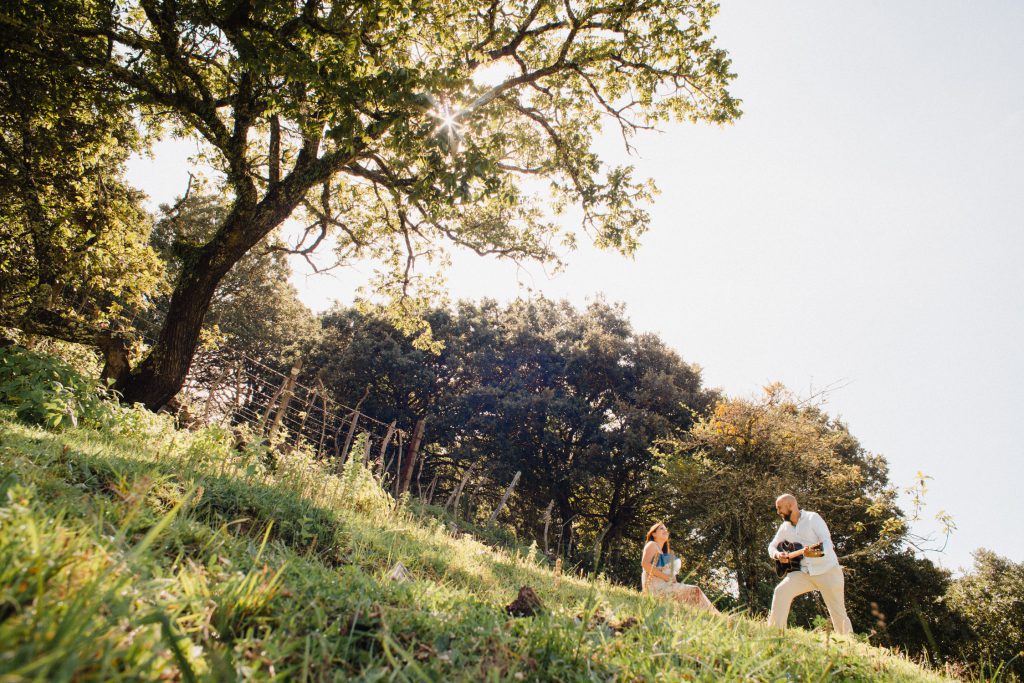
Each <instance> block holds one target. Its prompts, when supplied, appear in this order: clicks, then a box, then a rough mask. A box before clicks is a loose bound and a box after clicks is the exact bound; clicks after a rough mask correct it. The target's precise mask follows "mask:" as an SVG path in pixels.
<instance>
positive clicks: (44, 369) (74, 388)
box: [0, 347, 112, 429]
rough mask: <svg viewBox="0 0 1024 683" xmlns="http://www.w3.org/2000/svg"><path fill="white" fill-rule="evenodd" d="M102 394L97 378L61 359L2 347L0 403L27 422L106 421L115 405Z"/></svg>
mask: <svg viewBox="0 0 1024 683" xmlns="http://www.w3.org/2000/svg"><path fill="white" fill-rule="evenodd" d="M103 394H104V390H103V388H102V387H101V385H100V383H99V382H98V381H97V380H94V379H90V378H87V377H84V376H83V375H82V374H80V373H79V372H78V371H76V370H75V369H74V368H72V367H71V366H70V365H68V364H67V363H65V362H64V361H62V360H60V359H58V358H55V357H53V356H48V355H42V354H37V353H33V352H31V351H28V350H25V349H21V348H18V347H5V348H0V403H4V404H6V405H9V406H12V407H13V408H14V409H15V412H16V414H17V416H18V419H20V420H22V421H24V422H28V423H30V424H38V425H43V426H45V427H48V428H49V429H61V428H64V427H73V426H78V425H79V423H81V422H85V423H91V424H98V423H101V422H105V421H106V420H107V418H109V416H110V413H111V410H112V406H111V404H110V403H108V402H107V401H105V400H104V395H103Z"/></svg>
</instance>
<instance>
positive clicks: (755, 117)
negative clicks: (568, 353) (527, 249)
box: [131, 0, 1024, 569]
mask: <svg viewBox="0 0 1024 683" xmlns="http://www.w3.org/2000/svg"><path fill="white" fill-rule="evenodd" d="M715 31H716V33H717V34H718V36H719V38H720V43H721V45H722V46H724V47H725V48H727V49H728V50H729V52H730V54H731V55H732V58H733V62H734V69H735V71H736V72H737V73H738V78H737V80H736V83H735V86H734V88H733V92H734V94H736V95H737V96H739V97H741V98H742V99H743V100H744V104H743V110H744V116H743V118H742V119H741V120H740V121H739V122H738V123H737V124H736V125H734V126H731V127H728V128H721V129H719V128H714V127H709V126H693V125H682V124H680V125H675V126H671V127H669V128H668V129H667V130H666V131H665V132H664V133H661V134H650V135H648V136H645V137H642V138H641V139H639V140H638V141H637V147H638V148H639V152H640V155H639V158H636V159H634V160H633V163H635V164H636V165H637V167H638V170H639V171H640V173H641V174H642V175H647V176H650V177H653V178H655V180H656V181H657V183H658V185H659V187H660V189H661V191H662V194H661V196H660V197H659V198H658V200H657V203H656V204H655V206H654V207H653V209H652V215H653V227H652V230H651V232H650V233H649V234H648V235H646V236H645V238H644V240H643V246H642V248H641V249H640V250H639V252H638V253H637V254H636V257H635V259H633V260H632V261H630V260H626V259H623V258H622V257H619V256H617V255H615V254H608V253H599V252H595V251H594V250H593V249H590V248H584V249H581V250H580V251H578V252H577V253H575V254H572V255H570V258H569V261H570V267H569V269H568V272H566V273H563V274H560V275H558V276H557V277H555V278H549V277H548V276H547V275H545V273H544V272H543V270H542V269H540V268H537V267H535V268H532V269H529V271H528V272H525V273H524V272H523V271H519V270H517V269H516V268H515V267H514V266H512V265H509V264H502V263H500V262H495V261H493V260H481V259H479V258H477V257H475V256H468V255H467V256H461V255H460V256H457V257H456V259H455V264H454V270H453V272H452V273H451V278H450V284H451V292H452V298H453V299H458V298H472V299H476V298H480V297H483V296H490V297H494V298H497V299H499V300H508V299H510V298H514V297H516V296H519V295H525V294H526V293H527V292H526V289H525V287H529V288H532V289H533V290H534V291H539V292H543V293H544V294H545V295H546V296H548V297H551V298H567V299H569V300H571V301H573V302H575V303H576V304H579V305H583V304H585V303H586V302H587V301H588V300H589V299H591V298H593V297H594V296H595V295H598V294H599V293H603V294H604V295H605V296H606V298H607V299H609V300H611V301H622V302H625V304H626V306H627V314H628V315H629V317H630V318H631V320H632V321H633V324H634V326H635V328H636V329H637V330H640V331H650V332H656V333H657V334H659V335H660V336H661V337H662V338H663V339H665V340H666V341H667V342H668V343H669V344H670V345H672V346H673V347H675V348H676V349H677V350H679V352H680V353H681V354H682V355H683V357H684V358H686V359H687V360H689V361H691V362H694V363H697V364H699V365H700V366H702V367H703V368H704V379H705V383H706V384H708V385H710V386H716V387H721V388H722V389H724V390H725V391H726V392H727V393H729V394H731V395H737V396H750V395H753V394H755V393H757V392H759V388H760V387H761V386H763V385H765V384H768V383H770V382H773V381H781V382H783V383H785V384H786V385H788V386H789V387H790V388H791V389H793V390H795V391H797V392H798V393H800V394H802V395H808V394H810V393H811V392H812V391H813V390H817V389H820V388H822V387H824V386H826V385H829V384H832V383H839V384H840V385H844V386H843V388H840V389H837V390H835V391H832V392H831V393H830V394H829V395H828V402H827V405H826V408H827V409H828V410H829V411H830V412H832V413H833V414H837V415H839V416H841V417H842V418H843V419H844V420H845V421H846V422H847V423H848V424H849V425H850V428H851V431H852V432H853V433H854V434H855V435H856V436H857V437H858V438H859V439H860V440H861V443H862V444H863V445H864V446H865V447H866V448H867V449H868V450H871V451H873V452H876V453H881V454H883V455H885V456H886V457H887V458H888V460H889V463H890V465H891V478H892V480H893V482H894V483H895V484H897V485H899V486H901V487H902V486H908V485H910V484H912V483H913V480H914V476H915V473H916V472H917V471H919V470H921V471H923V472H925V473H926V474H928V475H931V476H932V477H934V480H933V481H931V482H930V484H929V492H928V498H927V500H928V503H929V507H928V509H927V510H926V511H925V514H926V515H931V514H934V513H935V512H937V511H939V510H946V511H948V512H949V513H951V514H952V515H953V517H954V518H955V521H956V523H957V525H958V527H959V528H958V530H957V531H956V532H955V534H954V535H953V537H952V539H951V541H950V543H949V546H948V548H947V550H946V552H945V553H944V554H942V555H935V554H932V555H931V557H932V559H934V560H936V561H937V562H939V563H940V564H942V565H944V566H947V567H950V568H952V569H957V568H958V567H963V568H968V567H970V565H971V559H970V553H971V551H972V550H974V549H975V548H978V547H987V548H990V549H992V550H994V551H996V552H998V553H999V554H1002V555H1004V556H1008V557H1010V558H1012V559H1014V560H1016V561H1024V527H1022V525H1021V520H1024V503H1022V496H1021V494H1020V493H1019V492H1017V491H1016V487H1017V486H1019V485H1021V484H1020V482H1021V481H1022V480H1024V445H1022V444H1024V441H1022V440H1021V439H1020V438H1019V437H1018V435H1017V427H1018V424H1017V423H1018V420H1021V417H1022V416H1024V385H1022V382H1024V354H1022V353H1021V351H1020V346H1021V343H1020V340H1021V339H1022V338H1024V305H1022V304H1024V270H1022V268H1021V265H1020V264H1021V262H1022V260H1024V230H1022V228H1024V225H1022V218H1021V217H1022V215H1024V163H1022V159H1024V132H1022V131H1024V41H1022V40H1021V36H1022V35H1024V3H1022V2H1019V0H1003V1H1001V2H1000V1H998V0H986V1H983V2H976V3H964V2H955V1H953V0H943V1H941V2H938V1H936V0H913V1H912V0H903V1H901V2H891V1H889V2H883V1H881V0H872V1H866V2H858V3H846V4H842V5H840V4H838V3H821V2H811V1H810V0H799V1H798V0H785V1H777V0H771V1H769V0H727V2H725V3H724V7H723V8H722V12H721V15H720V16H719V18H718V19H717V20H716V23H715ZM609 139H610V140H614V138H609ZM159 150H165V151H167V158H166V159H164V158H163V157H162V156H161V154H162V152H160V151H159ZM159 150H158V157H157V162H156V163H153V162H136V163H134V164H133V165H132V169H131V173H132V179H133V180H134V181H135V182H136V183H138V184H139V185H140V186H142V187H143V188H144V189H146V190H147V191H149V192H150V194H151V195H152V197H153V199H154V200H155V201H169V200H170V199H171V198H172V197H173V196H174V194H175V193H180V192H181V191H183V190H184V185H185V176H184V171H183V166H182V162H181V154H180V146H179V153H178V154H174V153H173V150H171V149H170V148H169V147H166V146H165V147H161V148H159ZM605 152H606V158H609V159H611V160H614V161H621V160H622V157H623V155H622V153H621V150H620V149H619V148H618V147H616V146H613V145H612V144H611V143H609V145H608V146H607V148H606V149H605ZM175 156H176V157H177V159H174V158H173V157H175ZM367 274H368V270H365V271H358V270H354V271H346V272H342V273H340V274H338V275H337V276H316V277H306V276H304V275H303V274H301V273H297V274H296V276H295V278H294V281H295V283H296V285H297V286H298V287H299V290H300V293H301V296H302V298H303V300H304V301H305V302H306V303H307V304H308V305H310V307H312V308H313V309H315V310H323V309H324V308H326V307H327V306H329V305H330V303H331V302H332V300H335V299H337V300H339V301H341V302H343V303H347V302H349V301H351V299H352V295H353V290H354V288H355V287H357V286H358V285H360V284H363V283H364V282H365V279H366V276H367ZM916 529H917V531H918V532H920V533H929V532H931V531H934V529H935V525H934V524H929V523H921V524H918V525H917V526H916Z"/></svg>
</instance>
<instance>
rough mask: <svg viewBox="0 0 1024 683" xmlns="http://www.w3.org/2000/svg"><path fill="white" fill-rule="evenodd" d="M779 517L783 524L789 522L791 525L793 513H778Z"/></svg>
mask: <svg viewBox="0 0 1024 683" xmlns="http://www.w3.org/2000/svg"><path fill="white" fill-rule="evenodd" d="M779 517H781V518H782V521H783V522H789V523H790V524H793V513H792V512H787V513H785V514H783V513H781V512H780V513H779Z"/></svg>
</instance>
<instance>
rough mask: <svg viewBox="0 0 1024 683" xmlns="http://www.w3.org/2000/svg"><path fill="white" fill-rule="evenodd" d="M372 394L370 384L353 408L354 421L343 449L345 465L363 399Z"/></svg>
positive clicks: (350, 424)
mask: <svg viewBox="0 0 1024 683" xmlns="http://www.w3.org/2000/svg"><path fill="white" fill-rule="evenodd" d="M369 395H370V385H369V384H367V385H366V390H365V391H364V392H363V395H362V397H361V398H360V399H359V402H358V403H356V405H355V408H353V409H352V422H350V423H349V426H348V436H346V437H345V447H344V448H343V449H341V464H342V465H344V464H345V461H346V460H348V449H349V448H351V447H352V439H353V437H355V435H356V423H357V422H358V421H359V415H360V412H359V409H360V408H362V407H363V401H365V400H366V397H367V396H369Z"/></svg>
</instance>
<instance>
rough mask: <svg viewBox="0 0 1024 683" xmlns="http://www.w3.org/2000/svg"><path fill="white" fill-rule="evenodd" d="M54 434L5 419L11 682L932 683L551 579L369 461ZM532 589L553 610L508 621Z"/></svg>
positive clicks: (617, 591)
mask: <svg viewBox="0 0 1024 683" xmlns="http://www.w3.org/2000/svg"><path fill="white" fill-rule="evenodd" d="M60 427H61V428H62V431H58V432H55V431H48V430H47V429H46V428H44V427H41V426H32V425H28V424H25V423H24V422H22V421H20V420H19V419H18V418H17V416H16V415H15V412H14V410H13V409H8V408H0V681H22V680H48V681H72V680H74V681H118V680H186V681H189V680H281V681H332V680H366V681H377V680H415V681H448V680H465V681H506V680H507V681H521V680H565V681H590V680H601V681H611V680H617V681H648V680H650V681H659V680H664V681H676V680H700V681H718V680H764V681H776V680H787V681H789V680H792V681H824V680H844V681H868V680H871V681H874V680H893V681H904V680H905V681H911V680H914V681H916V680H940V679H941V677H940V676H939V675H938V674H936V673H934V672H930V671H926V670H924V669H921V668H919V667H918V666H916V665H914V664H913V663H911V662H908V661H906V660H904V659H901V658H899V657H895V656H892V655H891V654H889V653H886V652H884V651H881V650H878V649H875V648H871V647H868V646H866V645H864V644H863V643H860V642H855V641H854V642H849V641H837V640H835V639H829V638H828V637H827V635H826V634H818V633H808V632H804V631H800V630H793V631H790V632H788V633H787V635H786V637H784V638H783V637H779V636H778V635H777V634H775V633H773V632H771V631H769V630H768V629H767V628H766V627H765V626H763V625H762V624H760V623H758V622H756V621H753V620H748V619H746V618H744V617H743V616H741V615H734V616H731V617H718V616H711V615H705V614H701V613H695V612H691V611H689V610H688V609H687V608H686V607H683V606H676V605H670V604H664V603H659V602H654V601H652V600H650V599H648V598H644V597H642V596H640V595H639V594H638V593H636V592H635V591H633V590H629V589H626V588H623V587H618V586H613V585H610V584H608V583H605V582H601V581H587V580H583V579H581V578H577V577H566V576H556V575H555V574H554V573H553V572H552V571H551V569H550V568H549V567H548V566H547V564H546V563H545V562H543V561H541V560H540V559H539V558H538V557H537V556H536V555H535V554H534V553H531V552H530V551H529V550H527V549H520V548H515V547H494V546H491V545H486V544H484V543H482V542H480V541H478V540H476V539H475V538H474V537H473V536H472V535H466V534H462V533H460V532H458V531H456V532H455V533H454V534H453V532H452V530H451V527H450V526H449V525H448V524H447V523H445V522H444V521H443V520H440V519H438V518H434V517H429V516H427V517H424V516H423V514H424V513H423V510H422V509H420V508H415V509H414V508H413V507H410V506H409V505H405V504H401V503H399V502H396V501H395V500H393V499H392V498H391V496H389V495H388V494H387V493H386V492H385V491H384V490H383V489H382V488H381V487H380V486H379V485H378V483H377V481H376V480H375V479H374V477H373V475H372V474H371V473H370V472H369V471H368V470H367V469H366V468H365V467H364V466H363V465H362V464H361V451H360V448H356V449H355V455H354V457H353V458H351V459H350V460H349V461H348V463H346V465H345V466H344V468H342V470H341V471H340V472H339V471H337V469H336V468H335V467H334V465H332V464H327V463H322V462H318V461H316V460H315V459H314V458H312V457H311V456H310V454H309V453H307V452H304V451H301V450H293V451H291V452H289V453H287V454H284V455H280V454H277V453H275V452H273V451H272V450H270V449H269V448H268V447H267V446H265V445H262V444H260V443H259V442H258V441H257V440H255V439H252V440H250V441H249V442H248V443H245V444H243V445H242V446H241V447H236V445H235V440H234V437H233V436H232V435H231V434H229V433H228V432H227V431H226V430H223V429H218V428H210V429H205V430H201V431H197V432H182V431H177V430H175V429H174V427H173V426H172V424H171V423H170V422H169V420H167V419H165V418H163V417H160V416H156V415H152V414H150V413H147V412H145V411H143V410H140V409H118V413H117V414H116V416H115V418H110V419H104V420H102V421H97V422H96V423H95V424H93V425H91V426H90V425H86V424H82V425H79V426H77V427H76V426H71V425H67V424H62V425H60ZM399 561H400V562H402V563H403V564H404V565H405V566H406V567H407V568H408V569H409V570H410V572H411V574H412V576H413V579H412V580H411V581H405V582H394V581H392V580H390V579H388V578H387V573H388V571H389V569H390V568H391V567H392V566H393V565H394V564H395V563H396V562H399ZM521 585H530V586H532V587H533V588H534V589H535V590H536V592H537V593H538V594H539V595H540V597H541V599H542V600H543V602H544V606H545V607H544V610H543V611H542V613H541V614H539V615H537V616H535V617H529V618H512V617H509V616H508V615H507V614H506V612H505V610H504V605H506V604H507V603H509V602H510V601H511V600H512V599H513V598H514V597H515V594H516V592H517V591H518V588H519V587H520V586H521Z"/></svg>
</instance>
